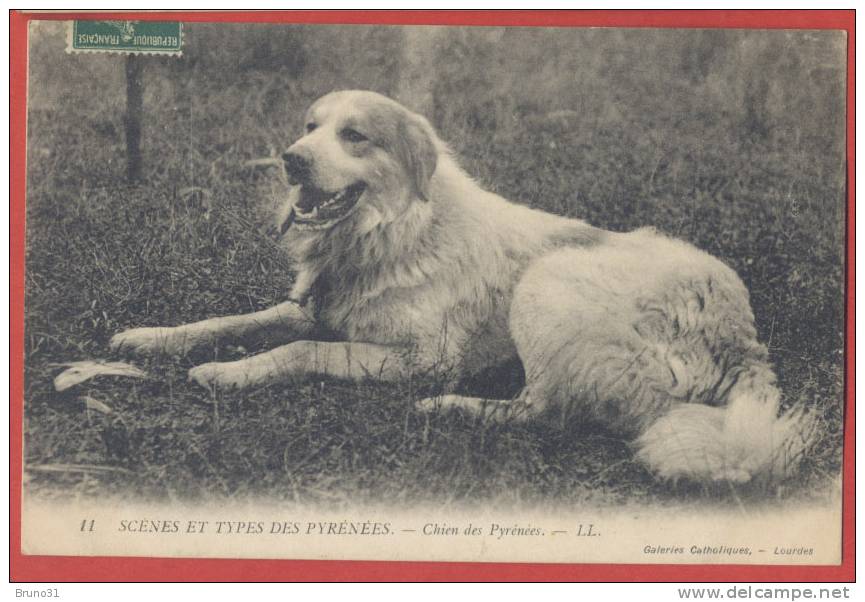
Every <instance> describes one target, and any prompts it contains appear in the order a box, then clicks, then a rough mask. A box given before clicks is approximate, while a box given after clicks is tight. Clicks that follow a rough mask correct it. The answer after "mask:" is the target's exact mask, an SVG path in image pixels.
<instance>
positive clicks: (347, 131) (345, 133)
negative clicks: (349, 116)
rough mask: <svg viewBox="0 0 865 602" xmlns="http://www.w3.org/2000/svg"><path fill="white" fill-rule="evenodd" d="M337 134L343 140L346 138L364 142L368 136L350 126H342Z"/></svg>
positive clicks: (351, 140)
mask: <svg viewBox="0 0 865 602" xmlns="http://www.w3.org/2000/svg"><path fill="white" fill-rule="evenodd" d="M339 135H340V136H341V137H342V139H343V140H347V141H348V142H366V141H367V140H369V138H367V137H366V136H364V135H363V134H361V133H360V132H358V131H357V130H353V129H351V128H344V129H343V130H342V131H341V132H340V133H339Z"/></svg>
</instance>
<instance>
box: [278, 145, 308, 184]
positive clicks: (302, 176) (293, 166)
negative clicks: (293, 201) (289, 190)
mask: <svg viewBox="0 0 865 602" xmlns="http://www.w3.org/2000/svg"><path fill="white" fill-rule="evenodd" d="M282 160H283V162H284V163H285V172H286V173H287V174H288V178H289V180H291V183H292V184H302V183H303V182H306V181H307V180H308V179H309V160H308V159H307V158H306V157H303V156H301V155H298V154H297V153H293V152H290V151H289V152H286V153H283V154H282Z"/></svg>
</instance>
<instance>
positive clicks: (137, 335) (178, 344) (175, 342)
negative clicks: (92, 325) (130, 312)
mask: <svg viewBox="0 0 865 602" xmlns="http://www.w3.org/2000/svg"><path fill="white" fill-rule="evenodd" d="M185 338H186V337H183V336H178V333H177V329H175V328H133V329H131V330H125V331H123V332H121V333H119V334H116V335H114V336H113V337H111V341H110V342H109V343H108V346H109V348H110V349H111V351H114V352H116V353H132V354H140V355H145V354H160V353H162V354H166V355H181V354H184V353H186V352H187V351H188V350H189V349H188V346H187V344H186V341H185Z"/></svg>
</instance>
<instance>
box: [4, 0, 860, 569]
mask: <svg viewBox="0 0 865 602" xmlns="http://www.w3.org/2000/svg"><path fill="white" fill-rule="evenodd" d="M130 18H134V19H139V20H180V21H188V22H231V21H238V22H248V23H253V22H255V23H264V22H284V23H330V24H335V23H342V24H386V25H407V24H415V25H417V24H430V25H432V24H435V25H488V26H517V25H519V26H534V27H542V26H558V27H575V26H583V27H685V28H697V27H699V28H749V29H839V30H846V31H847V35H848V49H847V75H848V79H847V165H848V171H847V174H848V196H847V276H846V295H847V304H846V337H845V346H846V349H845V351H846V359H847V365H846V368H847V369H846V383H845V390H846V405H845V425H844V486H843V494H842V504H843V525H842V528H843V535H842V563H841V564H840V565H838V566H749V565H627V564H536V563H458V562H383V561H335V560H334V561H317V560H227V559H191V558H190V559H170V558H121V557H71V556H28V555H23V554H22V553H21V474H22V429H23V425H22V420H21V418H22V415H23V384H24V235H25V211H24V207H25V173H26V131H27V129H26V126H27V124H26V118H27V90H26V85H27V35H26V34H27V23H28V21H30V20H34V19H51V20H68V19H130ZM855 30H856V25H855V11H853V10H736V11H727V10H655V11H644V10H591V11H559V10H557V11H528V10H508V11H484V10H471V11H428V10H427V11H257V12H231V11H212V12H204V11H197V12H167V11H158V12H146V13H135V12H98V13H97V12H87V13H78V12H62V13H61V12H53V13H39V12H26V13H24V12H20V11H11V12H10V41H9V44H10V69H9V76H10V82H9V84H10V88H9V89H10V116H9V132H10V142H9V145H10V148H9V151H10V152H9V157H10V160H9V162H10V208H9V220H10V299H9V301H10V303H9V307H10V311H9V330H10V353H9V357H10V366H9V370H10V373H9V376H10V385H9V394H10V433H9V446H10V450H9V451H10V454H9V456H10V466H9V469H10V493H9V495H10V540H9V548H10V549H9V551H10V579H11V580H12V581H16V582H129V581H135V582H139V581H151V582H185V581H199V582H205V581H220V582H234V581H242V582H251V581H261V582H271V581H600V582H633V581H638V582H640V581H642V582H649V581H651V582H689V581H691V582H699V581H713V582H735V581H753V582H760V581H762V582H794V581H795V582H808V581H810V582H848V581H854V580H855V563H854V561H855V517H854V508H855V434H854V425H855V407H854V398H855V389H854V382H855V377H854V374H855V344H854V343H855V311H854V309H855V288H854V283H855V280H854V272H855V270H854V267H855V231H854V225H855V203H854V200H855V169H854V166H855Z"/></svg>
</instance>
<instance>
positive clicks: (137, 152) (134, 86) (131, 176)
mask: <svg viewBox="0 0 865 602" xmlns="http://www.w3.org/2000/svg"><path fill="white" fill-rule="evenodd" d="M143 71H144V62H143V61H142V57H140V56H137V55H134V54H130V55H128V56H127V57H126V179H127V180H128V181H129V183H130V184H132V183H135V182H137V181H139V180H140V179H141V121H142V113H143V112H144V100H143V84H142V73H143Z"/></svg>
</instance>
